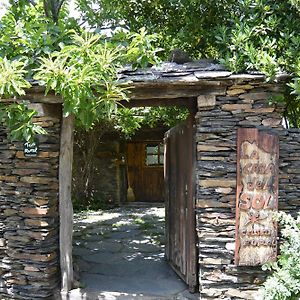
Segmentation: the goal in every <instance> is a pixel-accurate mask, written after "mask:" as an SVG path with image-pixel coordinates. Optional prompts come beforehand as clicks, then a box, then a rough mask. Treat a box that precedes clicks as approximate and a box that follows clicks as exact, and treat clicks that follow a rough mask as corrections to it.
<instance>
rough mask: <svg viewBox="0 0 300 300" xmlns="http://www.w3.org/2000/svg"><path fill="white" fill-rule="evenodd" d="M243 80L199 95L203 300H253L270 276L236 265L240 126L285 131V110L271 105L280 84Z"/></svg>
mask: <svg viewBox="0 0 300 300" xmlns="http://www.w3.org/2000/svg"><path fill="white" fill-rule="evenodd" d="M232 77H233V76H232ZM237 77H238V81H237V80H233V82H231V83H229V81H228V85H227V88H226V92H225V94H223V95H214V96H213V95H205V96H199V97H198V113H197V115H196V122H197V136H196V138H197V161H198V165H197V180H198V184H197V203H196V212H197V232H198V238H199V265H200V274H199V278H200V292H201V299H223V298H226V299H253V297H254V296H253V295H254V294H255V292H256V291H257V289H258V285H257V284H259V283H261V282H263V280H264V278H265V274H264V272H262V270H261V268H260V267H236V266H235V265H234V249H235V202H236V133H237V128H239V127H257V128H260V129H271V128H274V129H277V128H278V129H279V132H281V131H282V130H281V114H280V112H281V109H280V108H276V107H275V106H270V105H269V99H270V97H271V96H277V95H278V93H280V86H275V85H272V84H265V83H264V82H262V81H257V80H256V81H253V80H251V79H247V78H245V79H243V78H242V77H241V76H237ZM233 79H234V78H233Z"/></svg>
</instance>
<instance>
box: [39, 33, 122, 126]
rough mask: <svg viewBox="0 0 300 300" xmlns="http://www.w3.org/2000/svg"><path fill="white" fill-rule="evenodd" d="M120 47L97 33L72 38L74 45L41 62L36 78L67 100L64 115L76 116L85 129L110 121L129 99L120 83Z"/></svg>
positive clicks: (47, 88) (47, 89)
mask: <svg viewBox="0 0 300 300" xmlns="http://www.w3.org/2000/svg"><path fill="white" fill-rule="evenodd" d="M120 57H121V52H120V48H115V47H111V46H110V45H109V44H107V43H106V42H105V41H103V39H102V37H101V36H100V35H98V34H90V33H84V34H83V35H81V36H79V35H76V34H75V35H73V44H72V45H69V46H65V47H63V48H62V49H61V51H59V52H58V51H57V52H54V53H53V54H52V55H50V57H49V58H42V59H41V66H40V67H39V68H38V69H37V73H36V75H35V79H37V80H39V81H40V82H41V84H43V85H45V86H46V93H47V92H48V91H49V90H54V91H55V92H56V93H57V94H60V95H62V97H63V99H64V114H65V115H66V116H67V115H69V114H74V115H75V116H76V120H77V123H78V125H79V126H82V127H84V128H85V129H86V130H87V129H89V128H92V127H93V126H94V124H95V123H96V122H98V121H99V120H101V119H107V118H110V116H111V114H112V113H113V112H114V111H115V110H116V104H117V101H120V100H124V99H127V96H126V89H125V88H123V87H121V86H119V85H118V84H117V69H118V68H119V67H120V62H119V61H120Z"/></svg>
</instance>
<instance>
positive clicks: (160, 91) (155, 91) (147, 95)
mask: <svg viewBox="0 0 300 300" xmlns="http://www.w3.org/2000/svg"><path fill="white" fill-rule="evenodd" d="M225 93H226V87H225V86H214V87H208V86H206V87H203V86H199V87H194V86H192V87H190V86H186V87H174V86H161V87H153V88H151V87H135V88H134V89H130V94H129V97H130V99H176V98H189V97H198V96H199V95H225Z"/></svg>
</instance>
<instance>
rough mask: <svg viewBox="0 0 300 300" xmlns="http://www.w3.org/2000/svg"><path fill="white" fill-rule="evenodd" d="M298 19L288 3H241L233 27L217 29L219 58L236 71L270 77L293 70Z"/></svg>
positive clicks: (299, 45) (299, 46)
mask: <svg viewBox="0 0 300 300" xmlns="http://www.w3.org/2000/svg"><path fill="white" fill-rule="evenodd" d="M298 17H299V16H298V12H297V10H295V9H294V7H293V6H291V4H290V3H289V2H287V1H280V2H279V1H275V2H274V1H270V0H244V1H240V13H239V14H238V15H236V14H235V13H232V15H231V18H232V20H233V24H232V26H229V27H228V26H224V25H223V26H220V27H219V28H218V30H217V36H216V39H217V40H216V42H217V44H219V48H218V52H219V57H223V58H224V59H223V60H222V62H224V63H225V64H226V65H227V66H228V67H229V68H230V69H232V70H234V71H236V72H240V71H243V70H245V69H246V70H260V71H263V72H264V73H266V74H268V75H269V76H270V77H271V78H272V77H274V75H275V73H276V72H278V71H281V70H285V71H293V70H294V66H295V57H296V56H295V55H296V54H297V53H298V52H299V50H300V38H299V33H300V28H299V27H298V26H297V24H296V22H295V19H297V18H298Z"/></svg>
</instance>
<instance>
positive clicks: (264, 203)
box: [235, 128, 279, 266]
mask: <svg viewBox="0 0 300 300" xmlns="http://www.w3.org/2000/svg"><path fill="white" fill-rule="evenodd" d="M278 157H279V141H278V136H277V135H274V134H272V133H266V132H260V131H259V130H258V129H256V128H239V129H238V133H237V192H236V197H237V199H236V249H235V263H236V264H237V265H248V266H255V265H262V264H264V263H266V262H269V261H273V260H275V259H276V255H277V225H276V223H275V221H274V220H273V218H272V217H273V212H274V211H276V210H277V209H278Z"/></svg>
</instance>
